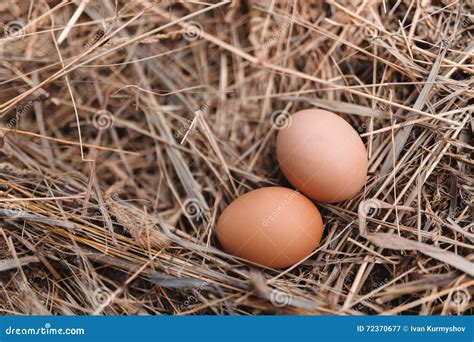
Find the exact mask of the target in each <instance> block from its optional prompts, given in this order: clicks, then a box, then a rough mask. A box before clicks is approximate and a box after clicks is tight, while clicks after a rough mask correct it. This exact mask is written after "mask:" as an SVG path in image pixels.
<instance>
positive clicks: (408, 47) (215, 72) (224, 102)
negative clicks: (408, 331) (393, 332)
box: [0, 0, 474, 315]
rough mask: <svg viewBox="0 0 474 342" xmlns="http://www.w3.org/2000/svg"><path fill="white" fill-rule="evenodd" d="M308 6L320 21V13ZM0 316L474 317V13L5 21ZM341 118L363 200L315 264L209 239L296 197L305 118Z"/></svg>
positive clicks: (324, 7) (41, 5) (58, 5)
mask: <svg viewBox="0 0 474 342" xmlns="http://www.w3.org/2000/svg"><path fill="white" fill-rule="evenodd" d="M310 3H311V5H310ZM0 7H1V8H0V13H1V14H0V15H1V23H2V30H3V37H2V39H1V56H2V57H1V59H0V78H1V79H0V81H1V82H0V85H1V93H0V94H1V95H0V96H1V102H0V103H1V105H0V116H1V120H2V122H1V126H0V190H1V195H0V258H1V260H0V312H1V313H2V314H48V313H51V314H66V315H70V314H79V315H88V314H119V315H121V314H177V315H189V314H237V315H248V314H252V315H253V314H347V315H360V314H472V313H473V308H474V305H473V301H472V300H471V296H472V295H473V292H474V280H473V278H472V276H473V273H472V272H473V271H472V268H471V267H472V265H473V262H474V257H473V248H474V245H473V241H474V234H473V233H474V224H473V221H474V220H473V218H474V213H473V210H472V207H473V193H474V187H473V176H472V167H473V160H472V155H473V154H472V152H473V134H474V131H473V127H474V126H473V118H472V111H473V107H474V106H473V101H472V98H473V93H474V90H473V86H472V85H473V79H474V77H473V75H474V64H473V53H474V44H473V28H474V24H473V22H474V17H473V15H472V13H471V9H472V2H470V1H461V2H456V1H453V2H450V1H437V2H429V1H416V2H413V1H405V0H402V1H383V2H380V1H368V0H360V1H347V0H344V1H338V2H335V1H327V2H325V3H320V2H309V1H298V2H297V1H266V0H259V1H257V0H253V1H238V0H235V1H221V2H209V3H208V4H206V3H204V2H197V1H186V2H184V1H163V2H159V1H158V2H154V1H149V0H136V1H123V2H122V1H118V2H115V1H77V2H70V1H64V2H59V1H58V2H37V3H36V2H35V3H32V5H31V7H30V3H29V2H24V1H17V2H13V4H8V5H6V4H2V5H0ZM312 106H316V107H319V108H325V109H329V110H332V111H335V112H337V113H339V114H340V115H341V116H343V117H344V118H345V119H346V120H347V121H348V122H350V123H351V125H353V127H354V128H355V129H356V130H357V131H358V132H359V133H360V134H361V136H362V137H363V139H364V142H365V143H366V147H367V150H368V155H369V160H370V161H369V162H370V166H369V176H368V179H367V183H366V186H365V188H364V190H363V191H362V192H361V193H360V194H359V195H358V196H357V197H356V198H354V199H352V200H350V201H346V202H344V203H339V204H337V205H325V204H319V205H320V208H321V210H322V213H323V216H324V219H325V224H326V228H325V235H324V238H323V240H322V242H321V245H320V246H319V247H318V249H317V250H316V251H315V252H314V253H313V254H312V255H311V256H310V257H309V258H308V259H306V260H304V261H303V262H301V263H299V264H298V265H295V266H293V267H291V268H289V269H286V270H273V269H265V268H262V267H259V266H257V265H251V264H249V263H246V262H245V261H243V260H239V259H237V258H235V257H232V256H230V255H227V254H226V253H224V252H223V251H221V250H220V249H219V245H218V243H217V241H216V238H215V236H214V234H213V228H214V226H215V223H216V220H217V218H218V217H219V215H220V213H221V212H222V210H223V208H225V206H226V205H227V204H228V203H230V202H231V201H232V200H233V199H235V198H236V197H237V196H238V195H240V194H243V193H245V192H247V191H249V190H250V189H254V188H258V187H262V186H268V185H275V184H280V185H283V186H289V185H288V183H287V182H286V181H285V179H284V178H283V176H282V175H281V173H280V171H279V170H278V167H277V163H276V160H275V154H274V138H275V135H276V133H277V130H278V129H279V128H281V127H282V126H284V125H285V124H286V121H285V120H287V118H288V113H292V112H295V111H297V110H300V109H303V108H308V107H312Z"/></svg>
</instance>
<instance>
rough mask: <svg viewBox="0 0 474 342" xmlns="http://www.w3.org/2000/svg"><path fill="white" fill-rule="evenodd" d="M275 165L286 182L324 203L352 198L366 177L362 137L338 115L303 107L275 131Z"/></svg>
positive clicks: (365, 160)
mask: <svg viewBox="0 0 474 342" xmlns="http://www.w3.org/2000/svg"><path fill="white" fill-rule="evenodd" d="M276 155H277V159H278V164H279V165H280V169H281V170H282V172H283V174H284V175H285V177H286V178H287V179H288V181H289V182H290V183H291V184H292V185H293V186H294V187H295V188H297V189H298V190H300V191H301V192H302V193H303V194H305V195H307V196H309V197H310V198H312V199H314V200H316V201H319V202H327V203H335V202H340V201H344V200H347V199H350V198H352V197H354V196H355V195H356V194H357V193H358V192H359V191H360V190H361V189H362V187H363V186H364V183H365V181H366V178H367V168H368V161H367V152H366V149H365V146H364V143H363V142H362V140H361V138H360V137H359V135H358V134H357V132H356V131H355V130H354V129H353V128H352V126H351V125H349V123H348V122H347V121H345V120H344V119H343V118H341V117H340V116H339V115H336V114H334V113H331V112H329V111H326V110H322V109H305V110H302V111H299V112H297V113H295V114H293V115H292V116H291V117H290V120H289V125H288V126H287V127H285V128H283V129H281V130H280V131H279V132H278V135H277V140H276Z"/></svg>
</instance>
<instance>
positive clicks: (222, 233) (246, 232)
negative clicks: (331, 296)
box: [216, 187, 323, 268]
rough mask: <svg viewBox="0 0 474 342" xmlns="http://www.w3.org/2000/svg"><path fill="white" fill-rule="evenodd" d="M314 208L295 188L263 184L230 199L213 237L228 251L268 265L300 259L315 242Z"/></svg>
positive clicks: (318, 229) (318, 221) (319, 223)
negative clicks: (263, 186) (232, 199)
mask: <svg viewBox="0 0 474 342" xmlns="http://www.w3.org/2000/svg"><path fill="white" fill-rule="evenodd" d="M322 233H323V220H322V218H321V214H320V213H319V210H318V208H317V207H316V206H315V205H314V204H313V203H312V202H311V201H310V200H309V199H308V198H306V197H305V196H303V195H302V194H301V193H299V192H298V191H296V190H292V189H288V188H283V187H266V188H260V189H257V190H253V191H250V192H248V193H246V194H244V195H242V196H240V197H238V198H237V199H236V200H234V201H233V202H232V203H231V204H230V205H229V206H227V208H225V210H224V211H223V212H222V215H221V216H220V217H219V220H218V222H217V226H216V235H217V238H218V240H219V242H220V244H221V245H222V247H223V248H224V250H225V251H227V252H228V253H230V254H232V255H235V256H237V257H240V258H243V259H246V260H248V261H251V262H253V263H257V264H260V265H263V266H266V267H271V268H284V267H288V266H291V265H294V264H295V263H297V262H299V261H301V260H303V259H304V258H305V257H307V256H308V255H309V254H310V253H311V252H312V251H313V250H314V249H315V248H316V247H317V246H318V244H319V242H320V240H321V235H322Z"/></svg>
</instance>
